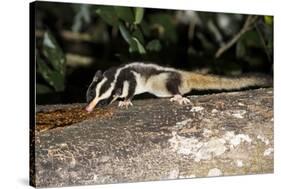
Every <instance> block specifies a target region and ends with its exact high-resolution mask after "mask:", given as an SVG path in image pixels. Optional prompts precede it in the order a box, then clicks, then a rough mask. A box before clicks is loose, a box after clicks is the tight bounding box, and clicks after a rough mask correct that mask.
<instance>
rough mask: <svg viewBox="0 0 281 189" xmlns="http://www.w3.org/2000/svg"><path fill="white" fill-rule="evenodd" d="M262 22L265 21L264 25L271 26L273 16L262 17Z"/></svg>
mask: <svg viewBox="0 0 281 189" xmlns="http://www.w3.org/2000/svg"><path fill="white" fill-rule="evenodd" d="M264 21H265V23H266V24H268V25H272V24H273V16H264Z"/></svg>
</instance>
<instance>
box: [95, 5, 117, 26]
mask: <svg viewBox="0 0 281 189" xmlns="http://www.w3.org/2000/svg"><path fill="white" fill-rule="evenodd" d="M96 13H97V14H98V15H99V16H100V17H101V18H102V19H103V20H104V21H105V22H106V23H107V24H109V25H111V26H116V25H117V24H118V16H117V14H116V12H115V10H114V8H113V7H111V6H101V7H99V8H98V9H96Z"/></svg>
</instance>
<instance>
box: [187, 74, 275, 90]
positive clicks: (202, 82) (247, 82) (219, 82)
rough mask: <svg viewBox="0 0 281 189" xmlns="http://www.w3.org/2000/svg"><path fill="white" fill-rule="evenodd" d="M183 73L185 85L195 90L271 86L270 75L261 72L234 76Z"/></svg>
mask: <svg viewBox="0 0 281 189" xmlns="http://www.w3.org/2000/svg"><path fill="white" fill-rule="evenodd" d="M184 75H185V84H186V85H187V87H188V88H190V89H196V90H208V89H214V90H232V89H242V88H247V87H270V86H273V80H272V77H270V76H268V75H262V74H251V75H247V76H246V75H245V76H241V77H236V78H232V77H223V76H217V75H203V74H197V73H190V72H189V73H185V74H184Z"/></svg>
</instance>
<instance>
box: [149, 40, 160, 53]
mask: <svg viewBox="0 0 281 189" xmlns="http://www.w3.org/2000/svg"><path fill="white" fill-rule="evenodd" d="M161 48H162V46H161V43H160V41H159V40H158V39H154V40H152V41H150V42H148V44H147V45H146V49H147V50H149V51H157V52H159V51H160V50H161Z"/></svg>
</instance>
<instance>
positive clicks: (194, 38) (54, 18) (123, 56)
mask: <svg viewBox="0 0 281 189" xmlns="http://www.w3.org/2000/svg"><path fill="white" fill-rule="evenodd" d="M35 6H36V8H35V9H36V11H35V22H36V23H35V26H36V28H35V33H36V36H35V40H36V49H35V51H36V101H37V102H36V103H37V104H50V103H72V102H85V91H86V89H87V86H88V84H89V83H90V82H91V80H92V77H93V75H94V73H95V71H96V70H97V69H103V70H104V69H107V68H108V67H111V66H116V65H119V64H123V63H128V62H130V61H146V62H156V63H158V64H160V65H167V66H172V67H176V68H181V69H187V70H194V71H200V72H203V73H214V74H221V75H239V74H242V73H246V72H263V73H267V74H272V72H273V70H272V68H273V23H274V19H273V17H272V16H263V15H259V16H258V15H241V14H226V13H209V12H197V11H186V10H164V9H152V8H140V7H120V6H102V5H88V4H68V3H54V2H36V5H35Z"/></svg>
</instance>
